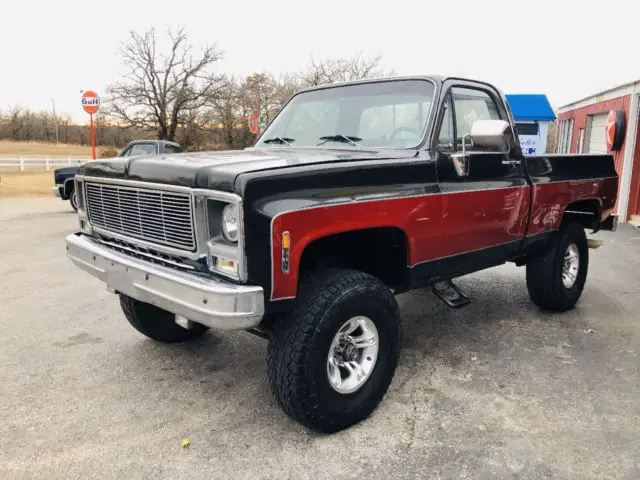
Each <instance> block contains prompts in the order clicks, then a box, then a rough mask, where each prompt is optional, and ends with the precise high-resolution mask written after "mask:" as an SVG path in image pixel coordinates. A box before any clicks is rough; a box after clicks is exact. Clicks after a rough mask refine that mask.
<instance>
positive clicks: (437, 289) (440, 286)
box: [431, 280, 471, 308]
mask: <svg viewBox="0 0 640 480" xmlns="http://www.w3.org/2000/svg"><path fill="white" fill-rule="evenodd" d="M431 290H433V293H435V294H436V296H437V297H438V298H439V299H440V300H442V301H443V302H444V303H446V304H447V305H448V306H449V307H451V308H462V307H466V306H467V305H469V304H470V303H471V300H470V299H469V297H467V295H466V294H465V293H464V292H463V291H462V290H460V288H459V287H458V286H457V285H456V284H454V283H453V282H452V281H451V280H446V281H442V282H437V283H434V284H433V285H432V286H431Z"/></svg>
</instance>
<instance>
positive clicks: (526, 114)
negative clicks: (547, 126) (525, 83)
mask: <svg viewBox="0 0 640 480" xmlns="http://www.w3.org/2000/svg"><path fill="white" fill-rule="evenodd" d="M505 96H506V97H507V101H508V102H509V106H510V107H511V113H513V118H514V119H515V121H516V122H517V121H518V120H522V121H539V122H545V121H552V120H555V119H556V114H555V113H553V108H551V104H550V103H549V100H547V96H546V95H541V94H509V95H505Z"/></svg>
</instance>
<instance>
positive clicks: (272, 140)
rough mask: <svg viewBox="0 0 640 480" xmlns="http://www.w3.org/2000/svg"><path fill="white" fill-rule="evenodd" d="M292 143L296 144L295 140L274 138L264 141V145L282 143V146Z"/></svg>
mask: <svg viewBox="0 0 640 480" xmlns="http://www.w3.org/2000/svg"><path fill="white" fill-rule="evenodd" d="M291 142H295V139H294V138H287V137H273V138H268V139H267V140H263V141H262V143H280V144H281V145H291Z"/></svg>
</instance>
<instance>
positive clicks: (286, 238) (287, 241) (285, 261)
mask: <svg viewBox="0 0 640 480" xmlns="http://www.w3.org/2000/svg"><path fill="white" fill-rule="evenodd" d="M290 245H291V237H290V234H289V232H283V233H282V258H281V261H280V265H281V268H280V269H281V270H282V273H289V246H290Z"/></svg>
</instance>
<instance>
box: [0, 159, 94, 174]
mask: <svg viewBox="0 0 640 480" xmlns="http://www.w3.org/2000/svg"><path fill="white" fill-rule="evenodd" d="M89 160H91V159H89V158H71V157H67V158H22V157H18V158H3V157H0V168H15V169H16V170H21V171H24V170H26V169H29V168H42V167H44V168H45V169H46V170H51V169H52V168H57V167H69V166H72V165H80V164H82V163H85V162H88V161H89Z"/></svg>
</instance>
